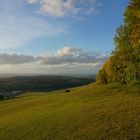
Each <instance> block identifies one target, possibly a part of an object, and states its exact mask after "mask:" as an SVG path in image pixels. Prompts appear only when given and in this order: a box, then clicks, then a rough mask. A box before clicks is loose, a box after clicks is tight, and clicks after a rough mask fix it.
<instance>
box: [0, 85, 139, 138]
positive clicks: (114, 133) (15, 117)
mask: <svg viewBox="0 0 140 140" xmlns="http://www.w3.org/2000/svg"><path fill="white" fill-rule="evenodd" d="M139 139H140V87H139V86H133V87H127V86H126V85H119V84H111V85H102V86H101V85H92V84H91V85H87V86H83V87H79V88H74V89H71V92H69V93H66V92H65V91H64V90H61V91H57V92H52V93H50V94H43V93H42V94H41V93H40V94H37V93H29V94H24V95H22V96H19V97H17V98H16V99H12V100H5V101H0V140H139Z"/></svg>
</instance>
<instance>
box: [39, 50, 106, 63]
mask: <svg viewBox="0 0 140 140" xmlns="http://www.w3.org/2000/svg"><path fill="white" fill-rule="evenodd" d="M107 58H108V56H103V55H101V54H99V53H97V52H88V51H84V50H82V49H79V48H71V47H64V48H62V49H61V50H59V51H58V52H57V53H55V54H52V55H51V56H48V55H44V56H40V57H38V63H40V64H46V65H61V64H93V63H103V62H104V61H106V59H107Z"/></svg>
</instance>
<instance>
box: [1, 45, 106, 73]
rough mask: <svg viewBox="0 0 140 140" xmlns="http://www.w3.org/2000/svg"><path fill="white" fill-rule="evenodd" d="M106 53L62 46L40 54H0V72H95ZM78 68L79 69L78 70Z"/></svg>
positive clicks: (104, 59)
mask: <svg viewBox="0 0 140 140" xmlns="http://www.w3.org/2000/svg"><path fill="white" fill-rule="evenodd" d="M107 59H108V55H107V54H106V55H102V54H101V53H98V52H91V51H90V52H88V51H84V50H82V49H78V48H72V47H64V48H62V49H60V50H58V51H57V52H56V53H53V54H51V53H49V54H44V55H40V56H31V55H18V54H0V73H2V72H4V73H5V72H7V73H9V72H14V73H20V71H21V72H22V73H40V74H48V73H51V74H61V73H62V74H66V73H67V74H71V73H73V74H74V73H79V72H80V73H89V74H90V73H91V72H92V73H96V72H97V71H98V70H99V68H100V67H101V66H102V65H103V63H104V62H105V61H106V60H107ZM79 70H80V71H79Z"/></svg>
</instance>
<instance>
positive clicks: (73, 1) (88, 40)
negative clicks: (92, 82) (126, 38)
mask: <svg viewBox="0 0 140 140" xmlns="http://www.w3.org/2000/svg"><path fill="white" fill-rule="evenodd" d="M128 3H129V0H117V1H115V0H15V1H14V3H13V1H12V0H1V3H0V21H1V22H0V59H1V60H0V65H3V66H4V67H3V68H2V69H0V72H9V69H12V70H13V71H12V72H17V71H19V69H20V70H22V68H23V67H24V68H26V69H27V71H22V73H24V72H26V73H31V71H32V70H31V65H33V67H34V69H37V71H38V72H39V71H40V72H41V73H46V74H47V73H50V72H52V69H54V67H55V69H57V73H74V72H75V73H76V72H77V71H78V69H79V67H80V68H83V69H82V70H83V71H82V70H81V71H82V72H81V73H92V72H93V73H95V72H97V71H98V69H99V68H100V67H101V65H102V64H103V63H104V61H105V60H106V59H107V57H108V54H109V53H110V52H111V51H112V50H113V49H114V47H115V45H114V41H113V38H114V35H115V32H116V28H117V27H118V26H119V25H120V24H121V23H123V18H124V17H123V13H124V10H125V8H126V7H127V6H128ZM78 50H79V51H78ZM91 52H92V54H91ZM4 54H5V55H6V56H5V55H4ZM83 54H84V56H85V58H84V60H86V61H85V63H82V62H81V61H83V58H82V56H81V55H83ZM99 56H100V58H98V57H99ZM27 58H28V59H30V60H28V59H27ZM41 58H42V59H41ZM9 59H10V60H11V59H12V60H11V61H12V62H10V61H9ZM17 59H18V60H20V59H21V60H22V61H21V63H20V61H19V62H18V63H17ZM23 59H24V61H23ZM33 59H34V60H33ZM55 59H58V60H59V62H56V61H55ZM89 59H90V61H89ZM66 60H67V61H66ZM42 61H43V62H44V61H45V63H42ZM50 61H51V63H50ZM60 61H61V62H60ZM40 62H41V63H40ZM83 65H84V66H83ZM48 67H49V68H48ZM56 67H57V68H56ZM70 67H71V70H70ZM52 73H53V72H52Z"/></svg>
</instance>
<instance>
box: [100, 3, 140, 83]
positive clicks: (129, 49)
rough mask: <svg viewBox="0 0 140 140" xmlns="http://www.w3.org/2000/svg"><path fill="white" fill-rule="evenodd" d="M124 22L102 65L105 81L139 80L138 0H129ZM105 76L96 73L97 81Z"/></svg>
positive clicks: (128, 81)
mask: <svg viewBox="0 0 140 140" xmlns="http://www.w3.org/2000/svg"><path fill="white" fill-rule="evenodd" d="M124 16H125V20H124V24H123V25H121V26H120V27H119V28H118V29H117V31H116V36H115V38H114V40H115V45H116V48H115V51H114V52H113V53H112V55H111V57H110V58H109V60H108V61H107V62H106V64H105V65H104V66H103V68H102V71H104V74H105V75H107V77H108V80H107V82H121V83H128V84H129V83H137V82H138V81H139V80H140V0H131V1H130V4H129V6H128V7H127V9H126V11H125V14H124ZM102 76H103V77H105V76H104V75H103V72H102V73H101V72H99V73H98V81H100V78H101V77H102Z"/></svg>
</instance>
